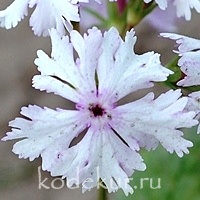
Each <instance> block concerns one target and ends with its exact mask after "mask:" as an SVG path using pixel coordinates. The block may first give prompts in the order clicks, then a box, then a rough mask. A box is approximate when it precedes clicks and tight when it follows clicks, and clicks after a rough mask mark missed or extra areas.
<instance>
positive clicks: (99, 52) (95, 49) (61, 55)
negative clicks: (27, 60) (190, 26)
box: [2, 27, 197, 195]
mask: <svg viewBox="0 0 200 200" xmlns="http://www.w3.org/2000/svg"><path fill="white" fill-rule="evenodd" d="M50 35H51V40H52V53H51V57H49V56H48V55H47V54H46V53H44V52H43V51H41V50H39V51H38V58H37V59H36V60H35V64H36V65H37V66H38V70H39V71H40V72H41V75H36V76H34V78H33V86H34V87H35V88H36V89H39V90H41V91H45V90H46V91H47V92H48V93H49V92H53V93H55V94H57V95H60V96H62V97H63V98H66V99H68V100H70V101H73V102H74V103H75V107H76V109H74V110H64V109H57V110H52V109H50V108H46V107H45V108H40V107H38V106H36V105H34V106H32V105H30V106H28V107H23V108H22V111H21V114H22V115H24V116H25V117H26V118H16V119H15V120H14V121H12V122H10V126H11V127H13V128H12V131H11V132H9V133H7V136H5V137H4V138H3V139H2V140H4V141H6V140H13V139H22V140H21V141H18V142H17V143H16V144H15V145H14V147H13V152H14V153H16V154H18V155H19V157H20V158H29V159H30V160H31V161H32V160H34V159H35V158H37V157H39V156H41V157H42V169H43V170H47V171H50V172H51V175H52V176H62V177H63V178H65V177H66V180H67V185H68V186H69V187H71V186H72V185H73V184H77V183H76V182H70V181H69V180H73V178H74V177H76V176H77V174H76V173H77V171H76V169H77V168H78V169H79V180H80V182H79V184H82V188H83V191H85V190H89V189H91V188H93V187H95V186H97V184H98V181H99V179H101V180H102V181H103V182H104V184H105V185H106V186H107V188H108V191H109V192H115V191H116V190H118V189H119V188H122V189H123V191H124V193H125V194H126V195H128V193H132V192H133V189H132V188H131V187H130V185H129V179H128V177H130V176H131V175H132V174H133V172H134V171H135V170H140V171H143V170H145V168H146V166H145V164H144V163H143V159H142V157H141V156H140V154H139V150H140V148H141V147H145V148H146V149H148V150H150V149H155V148H156V147H157V146H158V144H159V143H161V145H162V146H163V147H164V148H165V149H166V150H167V151H168V152H170V153H173V152H176V153H177V155H178V156H180V157H181V156H183V153H188V152H189V151H188V147H191V146H192V142H190V141H187V140H185V139H184V138H183V137H182V136H183V132H182V131H181V130H179V129H180V128H182V127H191V126H194V125H196V124H197V122H196V120H194V119H193V117H194V115H195V113H194V112H190V111H189V112H186V111H185V110H184V108H185V106H186V104H187V101H188V100H187V98H186V97H181V92H180V90H176V91H172V90H171V91H169V92H167V93H164V94H162V95H160V96H159V97H158V98H154V94H153V93H148V94H147V95H146V96H144V97H143V98H141V99H138V100H136V101H133V102H130V103H127V104H119V103H118V102H119V100H120V99H122V98H123V97H125V96H127V95H128V94H130V93H132V92H136V91H138V90H141V89H144V88H149V87H152V86H153V82H160V81H165V80H166V79H167V77H168V75H169V74H172V72H171V71H170V70H168V69H166V68H165V67H163V66H162V65H161V64H160V60H159V54H157V53H154V52H148V53H145V54H142V55H137V54H135V53H134V52H133V46H134V44H135V42H136V37H135V36H134V31H133V30H131V31H130V32H127V33H126V37H125V41H123V40H122V39H121V37H120V36H119V33H118V31H117V30H116V29H115V28H111V29H110V30H109V31H108V32H105V33H104V34H102V33H101V31H100V30H98V29H97V28H95V27H94V28H93V29H90V30H88V33H87V34H84V37H82V36H81V35H80V34H79V33H78V32H77V31H71V32H70V37H68V36H64V37H62V38H60V36H59V35H58V33H57V32H56V31H55V30H54V29H53V30H51V32H50ZM69 39H70V40H69ZM74 50H75V51H76V53H77V55H78V58H77V59H75V58H74V57H75V55H74ZM78 136H79V137H80V138H79V139H80V141H79V142H76V143H74V139H75V138H76V137H78ZM97 167H98V169H99V170H98V174H97V170H96V168H97ZM87 180H90V181H87ZM91 180H92V181H91Z"/></svg>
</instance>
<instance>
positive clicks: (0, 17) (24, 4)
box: [0, 0, 30, 29]
mask: <svg viewBox="0 0 200 200" xmlns="http://www.w3.org/2000/svg"><path fill="white" fill-rule="evenodd" d="M29 1H30V0H15V1H14V2H13V3H12V4H10V5H9V6H8V7H7V8H6V9H5V10H2V11H0V27H5V28H6V29H10V28H12V27H15V26H17V24H18V23H19V22H20V21H21V20H22V19H23V18H24V16H27V15H28V3H29Z"/></svg>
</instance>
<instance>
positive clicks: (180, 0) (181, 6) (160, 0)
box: [144, 0, 200, 20]
mask: <svg viewBox="0 0 200 200" xmlns="http://www.w3.org/2000/svg"><path fill="white" fill-rule="evenodd" d="M151 1H152V0H144V2H145V3H149V2H151ZM155 2H156V3H157V4H158V6H159V7H160V8H161V9H162V10H165V9H166V8H167V6H168V4H173V5H174V6H176V9H177V12H176V13H177V17H185V19H186V20H191V9H193V8H194V9H195V10H196V11H197V12H198V13H200V0H155Z"/></svg>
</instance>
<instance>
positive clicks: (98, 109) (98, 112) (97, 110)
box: [89, 104, 105, 117]
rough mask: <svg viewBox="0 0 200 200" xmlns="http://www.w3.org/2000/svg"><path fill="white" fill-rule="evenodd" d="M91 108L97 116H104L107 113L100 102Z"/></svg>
mask: <svg viewBox="0 0 200 200" xmlns="http://www.w3.org/2000/svg"><path fill="white" fill-rule="evenodd" d="M89 110H90V111H91V112H92V113H93V115H94V116H95V117H98V116H102V115H103V114H105V110H104V108H102V107H101V106H100V105H99V104H96V105H91V106H90V107H89Z"/></svg>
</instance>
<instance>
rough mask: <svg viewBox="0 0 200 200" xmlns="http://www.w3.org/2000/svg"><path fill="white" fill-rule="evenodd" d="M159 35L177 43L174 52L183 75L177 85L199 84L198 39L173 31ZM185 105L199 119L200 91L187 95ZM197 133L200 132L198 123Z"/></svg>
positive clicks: (199, 56) (199, 41)
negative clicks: (176, 54)
mask: <svg viewBox="0 0 200 200" xmlns="http://www.w3.org/2000/svg"><path fill="white" fill-rule="evenodd" d="M161 36H163V37H165V38H169V39H172V40H175V41H176V43H177V44H178V50H176V51H174V52H176V53H178V54H179V56H180V57H181V58H180V59H179V61H178V65H179V66H180V68H181V71H182V72H183V73H184V74H185V77H184V78H183V79H182V80H180V81H179V82H178V83H177V85H179V86H184V87H188V86H200V40H198V39H194V38H190V37H186V36H183V35H178V34H173V33H162V34H161ZM187 107H188V109H189V110H194V111H195V112H196V115H197V116H196V119H200V92H193V93H191V94H190V95H189V103H188V106H187ZM198 133H200V125H199V127H198Z"/></svg>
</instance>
